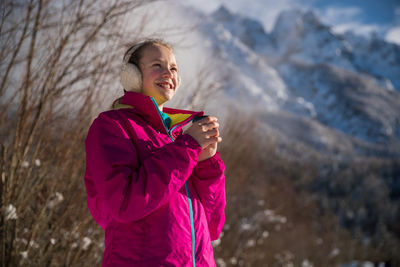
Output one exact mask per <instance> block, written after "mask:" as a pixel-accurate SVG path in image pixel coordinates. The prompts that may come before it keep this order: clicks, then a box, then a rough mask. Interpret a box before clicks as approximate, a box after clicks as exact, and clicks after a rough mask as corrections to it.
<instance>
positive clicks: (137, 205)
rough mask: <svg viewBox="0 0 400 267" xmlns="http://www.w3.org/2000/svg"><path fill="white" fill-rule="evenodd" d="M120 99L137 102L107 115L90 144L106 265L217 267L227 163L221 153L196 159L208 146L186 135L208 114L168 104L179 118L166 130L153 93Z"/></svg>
mask: <svg viewBox="0 0 400 267" xmlns="http://www.w3.org/2000/svg"><path fill="white" fill-rule="evenodd" d="M121 104H123V105H129V106H131V107H129V106H124V108H122V109H118V110H110V111H106V112H103V113H101V114H100V115H99V116H98V118H97V119H96V120H95V121H94V122H93V124H92V126H91V127H90V129H89V133H88V136H87V138H86V142H85V144H86V173H85V186H86V191H87V196H88V206H89V210H90V212H91V214H92V216H93V218H94V219H95V220H96V222H97V223H98V224H99V225H100V226H101V227H102V228H103V229H104V230H105V251H104V258H103V265H102V266H113V267H115V266H146V267H151V266H197V267H199V266H215V261H214V255H213V250H212V246H211V240H216V239H217V238H218V236H219V235H220V233H221V230H222V226H223V224H224V221H225V214H224V209H225V176H224V169H225V167H224V164H223V162H222V160H221V159H220V158H219V156H218V153H217V154H216V155H215V156H214V157H212V158H210V159H208V160H205V161H202V162H197V158H198V156H199V154H200V152H201V146H200V145H199V144H198V143H197V141H196V140H195V139H193V138H192V137H191V136H190V135H187V134H182V126H183V125H185V124H187V123H188V122H190V121H191V120H192V119H193V118H194V117H195V116H198V115H202V114H203V112H192V111H186V110H177V109H169V108H164V110H163V112H165V113H167V114H170V117H171V118H173V121H174V118H175V120H176V118H178V123H176V121H175V125H173V126H171V128H170V129H171V130H167V128H166V127H165V126H164V124H163V122H162V119H161V117H160V114H159V111H158V107H156V106H155V105H154V103H153V101H152V99H151V98H150V97H148V96H144V95H142V94H139V93H133V92H127V93H125V95H124V97H123V98H122V100H121ZM179 114H181V115H179ZM179 118H180V119H181V121H180V122H179ZM182 118H186V119H184V120H183V121H182ZM193 257H195V264H194V262H193Z"/></svg>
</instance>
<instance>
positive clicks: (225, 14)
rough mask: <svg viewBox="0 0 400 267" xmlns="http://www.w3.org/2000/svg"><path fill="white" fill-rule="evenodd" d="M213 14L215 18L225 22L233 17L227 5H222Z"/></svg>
mask: <svg viewBox="0 0 400 267" xmlns="http://www.w3.org/2000/svg"><path fill="white" fill-rule="evenodd" d="M212 16H213V17H214V19H216V20H218V21H222V22H224V21H229V20H231V19H232V17H233V13H232V12H231V11H229V9H228V8H226V7H225V5H220V7H219V8H218V9H217V10H215V11H214V12H213V14H212Z"/></svg>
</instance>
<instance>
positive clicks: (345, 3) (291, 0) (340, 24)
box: [181, 0, 400, 45]
mask: <svg viewBox="0 0 400 267" xmlns="http://www.w3.org/2000/svg"><path fill="white" fill-rule="evenodd" d="M181 2H182V3H185V4H188V5H191V6H194V7H196V8H199V9H200V10H202V11H203V12H205V13H211V12H213V11H214V10H215V9H217V8H218V7H219V6H220V5H221V4H224V5H225V6H226V7H227V8H228V9H230V10H232V11H233V12H237V13H241V14H243V15H246V16H250V17H252V18H255V19H258V20H260V21H261V22H262V23H263V24H264V27H265V29H266V30H267V31H270V30H271V29H272V27H273V25H274V22H275V19H276V17H277V15H278V14H279V13H280V12H281V11H282V10H284V9H288V8H293V7H299V8H302V9H305V10H308V9H313V10H314V11H315V12H316V13H317V15H318V17H319V18H320V19H321V21H322V22H323V23H324V24H327V25H330V26H332V29H333V30H334V31H335V32H338V33H343V32H345V31H353V32H354V33H356V34H360V35H370V34H372V33H377V34H378V35H379V36H381V37H382V38H384V39H385V40H387V41H389V42H393V43H397V44H399V45H400V0H335V1H328V0H280V1H276V0H252V1H247V0H181Z"/></svg>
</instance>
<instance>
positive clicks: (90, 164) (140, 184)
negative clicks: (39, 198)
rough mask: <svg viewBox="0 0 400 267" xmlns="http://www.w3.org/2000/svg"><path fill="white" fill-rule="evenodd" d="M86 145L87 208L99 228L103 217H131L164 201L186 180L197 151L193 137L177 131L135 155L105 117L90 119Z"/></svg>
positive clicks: (125, 219) (121, 132) (141, 215)
mask: <svg viewBox="0 0 400 267" xmlns="http://www.w3.org/2000/svg"><path fill="white" fill-rule="evenodd" d="M85 145H86V161H87V167H86V170H87V171H86V172H87V173H86V174H85V185H86V190H87V193H88V204H89V210H90V211H91V213H92V215H93V217H94V218H95V220H96V221H97V222H98V223H99V224H100V225H101V226H102V227H104V226H105V224H106V220H108V218H107V216H112V218H114V219H115V220H117V221H119V222H131V221H136V220H140V219H141V218H144V217H145V216H147V215H149V214H150V213H151V212H152V211H154V210H156V209H157V208H159V207H160V206H162V205H163V204H165V203H166V202H167V201H168V199H169V198H170V196H171V195H172V194H173V193H174V192H177V191H178V190H179V189H180V188H181V187H182V186H183V185H184V183H185V181H186V180H187V179H188V178H189V176H190V175H191V173H192V171H193V168H194V166H195V164H196V163H197V158H198V155H199V153H200V152H201V147H200V145H199V144H198V143H197V142H196V141H195V140H194V139H193V138H192V137H190V136H188V135H182V136H180V137H179V138H177V139H176V140H175V142H174V143H170V144H167V145H165V146H163V147H162V148H160V149H159V150H157V151H155V152H154V153H153V154H152V156H151V157H148V158H146V159H139V158H138V153H137V148H136V147H135V145H134V143H133V142H132V140H131V139H130V138H129V137H128V135H127V133H126V132H125V131H124V130H123V128H122V127H121V125H120V124H119V123H118V122H117V121H115V120H113V119H111V118H109V117H107V116H104V115H100V116H99V118H97V119H96V120H95V121H94V122H93V124H92V126H91V128H90V130H89V133H88V136H87V138H86V142H85ZM104 209H106V212H105V211H104ZM97 212H98V213H99V214H96V213H97ZM100 213H101V214H100Z"/></svg>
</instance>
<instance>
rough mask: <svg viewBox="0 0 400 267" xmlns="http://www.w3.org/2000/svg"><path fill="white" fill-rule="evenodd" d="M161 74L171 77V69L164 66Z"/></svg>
mask: <svg viewBox="0 0 400 267" xmlns="http://www.w3.org/2000/svg"><path fill="white" fill-rule="evenodd" d="M162 75H163V76H166V77H173V73H172V71H171V70H170V69H167V68H165V69H164V70H163V74H162Z"/></svg>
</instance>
